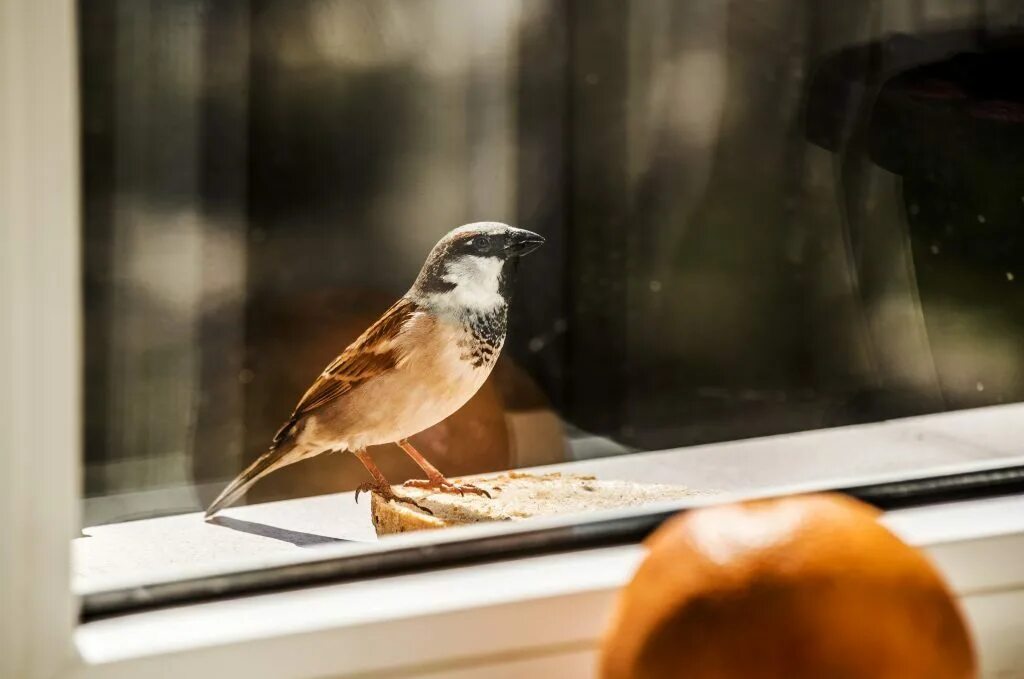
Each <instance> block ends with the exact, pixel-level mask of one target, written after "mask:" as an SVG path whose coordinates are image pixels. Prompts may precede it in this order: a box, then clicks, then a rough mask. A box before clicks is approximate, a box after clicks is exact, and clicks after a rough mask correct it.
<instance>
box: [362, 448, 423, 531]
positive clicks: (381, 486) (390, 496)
mask: <svg viewBox="0 0 1024 679" xmlns="http://www.w3.org/2000/svg"><path fill="white" fill-rule="evenodd" d="M352 452H353V453H354V454H355V456H356V457H357V458H359V461H360V462H362V463H363V466H364V467H366V471H368V472H370V476H372V477H373V481H371V482H369V483H364V484H362V485H360V486H359V487H358V488H356V502H359V494H360V493H363V492H367V491H371V490H372V491H373V492H374V493H377V495H380V496H381V497H382V498H384V499H385V500H391V501H393V502H404V503H405V504H409V505H412V506H413V507H415V508H416V509H419V510H421V511H424V512H426V513H427V514H431V515H432V514H433V513H434V512H432V511H430V510H429V509H427V508H426V507H423V506H422V505H419V504H417V503H416V501H415V500H413V499H412V498H410V497H404V496H402V495H399V494H398V493H396V492H395V491H394V490H393V489H392V488H391V484H390V483H388V480H387V479H386V478H385V477H384V473H383V472H381V470H380V469H378V468H377V465H376V464H374V462H373V458H372V457H370V454H369V453H367V452H366V451H365V450H354V451H352Z"/></svg>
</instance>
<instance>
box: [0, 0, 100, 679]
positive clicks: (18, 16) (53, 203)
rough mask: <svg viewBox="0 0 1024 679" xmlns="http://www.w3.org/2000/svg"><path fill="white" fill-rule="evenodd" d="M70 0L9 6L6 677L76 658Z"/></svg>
mask: <svg viewBox="0 0 1024 679" xmlns="http://www.w3.org/2000/svg"><path fill="white" fill-rule="evenodd" d="M74 17H75V14H74V5H73V3H72V2H70V0H55V1H48V2H47V1H44V2H33V0H10V1H8V2H4V3H2V4H0V92H2V93H3V94H2V95H0V276H3V278H4V280H3V281H2V283H0V325H2V326H3V329H2V330H0V384H2V385H4V388H5V389H6V392H7V393H6V394H5V396H6V398H5V399H4V402H5V404H4V407H3V408H0V411H2V414H0V437H2V444H0V451H2V455H0V465H3V468H2V473H0V497H2V499H0V503H2V504H0V507H2V509H0V519H2V520H3V525H4V526H5V527H6V531H5V532H6V535H5V542H6V543H7V544H6V545H5V548H4V549H3V550H0V601H3V602H4V605H3V608H4V609H5V611H6V612H7V614H6V615H4V616H3V626H2V627H0V675H3V676H11V677H24V678H25V679H37V678H42V677H47V678H48V677H53V676H61V675H63V674H65V673H66V671H67V670H68V668H69V667H71V666H73V665H74V664H75V653H74V646H73V644H72V643H71V641H72V633H73V630H74V627H75V625H76V623H77V615H78V603H77V601H76V599H75V597H74V596H73V595H72V593H71V589H70V586H69V583H70V544H69V543H70V540H69V538H71V537H72V536H74V535H75V533H76V532H77V530H78V529H77V526H78V506H77V505H78V501H77V497H78V495H79V492H78V487H79V474H80V446H81V444H80V440H79V439H80V417H81V416H80V410H81V404H80V392H81V390H80V375H79V366H80V365H81V359H80V351H81V349H80V347H81V341H80V336H81V334H80V327H81V323H80V314H81V309H80V306H81V304H80V300H79V290H80V283H79V270H80V267H79V215H78V213H79V205H78V199H79V186H78V175H79V170H78V141H77V139H78V118H77V115H78V114H77V111H78V98H77V93H78V87H77V75H76V74H77V64H76V61H77V55H76V54H75V46H76V35H75V33H76V31H75V18H74Z"/></svg>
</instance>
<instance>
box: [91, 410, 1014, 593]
mask: <svg viewBox="0 0 1024 679" xmlns="http://www.w3.org/2000/svg"><path fill="white" fill-rule="evenodd" d="M1022 417H1024V404H1015V405H1009V406H999V407H993V408H980V409H974V410H965V411H960V412H954V413H944V414H941V415H931V416H923V417H915V418H906V419H900V420H892V421H888V422H880V423H876V424H867V425H859V426H852V427H840V428H835V429H824V430H818V431H810V432H801V433H795V434H786V435H781V436H771V437H764V438H758V439H748V440H744V441H734V442H728V443H718V444H711V445H704V446H694V447H690V448H679V449H675V450H667V451H660V452H651V453H638V454H631V455H622V456H617V457H606V458H600V459H593V460H586V461H579V462H570V463H564V464H559V465H552V466H548V467H543V468H539V469H538V471H543V472H549V471H561V472H566V473H580V474H593V475H595V476H597V477H598V478H603V479H618V480H628V481H636V482H648V483H672V484H680V485H684V486H688V487H689V488H691V489H694V490H714V491H719V492H721V493H724V494H736V495H742V496H750V495H757V494H766V493H772V494H779V493H785V492H796V491H801V490H813V489H818V488H822V487H837V486H839V487H842V486H853V485H860V484H869V483H879V482H885V481H889V480H893V479H900V478H904V477H907V476H912V475H916V474H920V473H922V470H927V471H928V472H929V473H935V474H939V473H951V472H957V471H967V470H971V469H980V468H986V467H992V466H998V465H1010V464H1019V463H1020V462H1021V461H1022V458H1021V455H1020V449H1019V447H1018V430H1019V422H1020V421H1021V418H1022ZM699 499H700V498H695V502H696V501H699ZM368 504H369V503H368V502H365V501H364V502H363V503H361V504H356V503H355V502H354V501H353V498H352V494H351V493H340V494H336V495H325V496H320V497H311V498H303V499H299V500H286V501H281V502H272V503H265V504H259V505H252V506H246V507H238V508H231V509H229V510H227V512H225V513H222V514H221V515H220V516H219V517H218V520H219V521H220V525H217V524H210V523H205V522H203V521H202V519H201V516H200V515H199V514H181V515H177V516H169V517H162V518H157V519H146V520H141V521H131V522H126V523H120V524H109V525H104V526H96V527H92V528H86V529H85V530H84V533H85V535H87V536H88V537H83V538H80V539H77V540H75V541H74V544H73V554H74V559H73V564H74V578H73V580H74V586H73V588H74V591H75V592H76V593H78V594H89V593H93V592H102V591H106V590H114V589H124V588H129V587H138V586H141V585H144V584H147V583H153V582H174V581H178V580H183V579H186V578H190V577H201V576H206V575H220V574H228V573H230V572H232V571H238V570H247V569H248V570H251V569H258V568H264V567H268V566H275V565H281V564H288V563H301V562H306V561H313V560H316V559H322V558H326V557H327V556H333V557H337V556H344V555H345V554H347V553H356V552H360V551H362V552H365V551H368V550H373V549H374V545H373V543H375V542H376V541H377V538H376V535H375V534H374V531H373V528H372V526H371V524H370V518H369V507H368ZM570 522H571V521H570ZM480 528H483V527H480ZM485 530H486V529H485ZM492 532H493V531H492ZM422 539H423V538H417V537H414V536H413V535H409V536H400V537H395V538H389V539H388V540H387V542H388V544H389V545H392V546H397V545H398V544H399V543H401V542H409V541H410V540H411V541H412V542H416V541H418V540H422ZM434 539H436V535H435V536H434Z"/></svg>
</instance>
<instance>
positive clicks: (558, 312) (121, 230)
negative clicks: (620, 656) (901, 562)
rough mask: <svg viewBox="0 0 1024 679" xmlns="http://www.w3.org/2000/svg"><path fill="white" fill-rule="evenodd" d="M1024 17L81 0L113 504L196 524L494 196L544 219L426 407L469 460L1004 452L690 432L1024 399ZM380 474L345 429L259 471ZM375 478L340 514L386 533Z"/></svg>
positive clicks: (878, 466) (448, 456)
mask: <svg viewBox="0 0 1024 679" xmlns="http://www.w3.org/2000/svg"><path fill="white" fill-rule="evenodd" d="M1019 21H1020V14H1019V12H1018V9H1017V3H1013V2H992V1H988V2H985V3H966V2H962V1H953V0H948V1H945V0H935V1H933V2H924V3H897V2H883V3H873V2H860V1H857V2H846V3H841V4H834V5H833V4H822V3H795V2H789V1H786V0H771V1H770V2H759V3H724V2H692V1H683V0H678V1H677V0H659V1H657V2H634V3H626V2H604V1H593V2H591V1H588V2H564V1H562V0H551V1H544V0H526V1H522V2H515V1H512V0H489V1H488V2H479V3H478V2H462V1H457V0H425V1H422V2H401V1H397V0H394V1H392V0H388V1H381V0H318V1H313V0H308V1H307V0H300V1H296V0H252V1H250V2H242V1H230V2H221V1H218V2H211V1H200V0H175V1H174V2H165V1H157V0H130V1H128V0H120V1H116V0H103V1H94V2H83V3H80V6H79V22H80V26H79V31H80V77H81V100H80V101H81V121H82V128H81V140H82V183H83V196H84V203H83V229H84V234H83V236H84V239H83V248H84V251H83V260H84V280H83V304H84V309H85V340H84V341H85V351H84V370H85V388H86V393H85V422H86V427H85V432H84V437H85V446H84V449H85V460H84V468H85V475H84V486H83V498H84V500H83V503H84V504H83V514H82V515H83V523H84V525H85V534H86V535H92V536H93V538H96V539H98V538H101V537H103V536H104V535H108V536H109V535H114V534H115V532H114V531H115V524H120V523H122V522H125V521H129V520H135V519H154V518H155V517H161V516H175V517H179V520H180V522H179V523H178V524H173V523H165V524H159V525H160V526H162V527H163V528H160V529H159V530H160V531H163V530H168V531H173V530H177V529H176V528H174V526H178V527H179V528H180V527H181V526H185V525H186V522H190V523H188V524H187V525H188V526H194V525H195V524H199V523H201V518H199V517H200V515H198V514H195V513H196V512H199V511H201V510H203V509H205V508H206V507H207V506H208V505H209V504H210V503H211V501H213V499H214V498H215V497H216V496H217V495H218V494H219V493H220V492H221V491H222V490H223V489H224V488H225V486H226V485H227V484H228V482H229V481H231V479H232V478H234V477H235V476H236V475H237V474H239V472H241V471H242V470H243V469H244V468H245V467H246V466H247V465H249V464H250V463H251V462H252V461H253V460H255V459H256V458H257V457H258V456H259V455H260V454H262V453H264V452H265V451H266V450H267V449H268V446H269V445H270V444H271V441H272V439H273V438H274V436H275V432H277V431H278V429H279V428H280V427H281V426H282V425H284V424H285V423H286V422H288V418H289V415H290V414H291V413H292V410H293V409H294V408H295V407H296V404H297V403H298V402H299V401H300V399H301V398H302V396H303V394H304V393H305V392H306V390H307V388H309V386H310V385H311V384H312V383H313V382H314V380H315V379H316V378H317V376H318V375H319V374H320V373H321V371H322V370H324V368H325V367H326V366H327V365H328V364H330V363H331V361H332V360H333V359H334V358H335V356H337V355H338V354H339V353H340V352H341V351H342V350H344V349H345V347H346V346H347V345H348V344H349V343H350V342H352V341H353V340H355V339H356V338H357V337H358V336H359V335H360V333H362V332H363V330H365V329H366V328H367V327H368V326H369V325H370V324H372V323H373V322H374V321H375V320H376V319H377V318H378V317H379V316H380V315H381V314H382V313H383V312H385V310H387V309H388V308H389V306H391V305H392V303H393V302H395V300H396V299H398V298H399V297H401V296H402V295H403V294H404V293H406V291H407V290H409V288H410V286H411V285H412V284H413V281H414V279H416V276H417V273H418V272H419V270H420V267H421V266H422V265H423V263H424V261H425V260H426V258H427V255H428V253H429V252H430V251H431V248H432V247H433V246H434V244H435V242H437V241H438V239H440V238H441V237H442V236H444V235H445V234H446V232H448V231H449V230H450V229H453V228H454V227H456V226H459V225H462V224H466V223H471V222H479V221H488V222H491V221H493V222H503V223H507V224H511V225H514V226H516V227H521V228H524V229H529V230H530V231H533V232H536V233H537V234H540V235H542V236H543V237H544V239H545V240H546V242H545V244H544V245H543V246H542V247H540V248H539V249H538V250H537V251H536V252H533V253H531V254H530V255H529V256H526V257H524V258H523V259H522V262H521V263H520V266H519V267H518V271H517V277H516V280H515V284H514V294H513V295H512V299H511V303H510V307H509V311H508V327H507V339H506V340H505V342H504V347H503V349H502V350H501V354H500V359H499V360H498V361H497V364H496V366H495V367H494V369H493V372H492V373H491V375H490V377H489V378H488V379H487V380H486V382H484V383H483V386H482V387H480V388H479V390H478V391H476V392H475V394H474V395H473V396H472V398H470V399H469V401H468V402H467V403H466V404H465V406H463V407H462V408H460V409H459V410H457V412H455V413H454V414H453V415H451V416H450V417H447V418H446V419H444V420H443V421H442V422H440V423H439V424H437V425H435V426H431V427H429V428H428V429H426V430H425V431H423V432H420V433H416V434H415V435H414V436H412V437H411V439H410V440H411V443H412V444H413V445H414V446H415V448H416V450H418V451H419V452H420V453H422V454H423V456H424V457H426V458H427V459H428V460H429V461H430V462H431V463H432V464H433V465H435V466H436V467H437V468H438V469H440V470H441V471H443V472H444V473H445V474H446V475H448V476H454V477H460V476H463V475H470V474H479V473H487V472H497V471H503V470H511V469H521V468H527V467H531V468H532V467H538V466H544V465H551V464H558V463H577V464H578V465H579V466H576V467H574V466H572V465H570V466H566V467H560V468H559V469H561V470H563V471H566V470H568V471H573V470H578V471H580V473H595V474H597V475H598V476H599V478H602V479H606V480H629V481H637V482H659V481H660V482H669V483H680V484H685V485H687V486H689V487H690V488H692V489H694V490H696V491H752V490H758V489H766V488H770V487H773V486H776V485H779V484H782V483H783V482H785V481H791V482H811V481H814V482H819V483H835V484H839V483H841V482H842V480H844V479H848V478H851V477H854V476H858V475H864V474H871V473H911V472H916V473H920V472H921V471H922V470H925V469H927V468H929V467H930V466H932V467H936V468H938V467H941V466H943V465H953V464H957V463H961V462H978V461H980V460H985V459H988V458H992V457H996V456H998V455H999V454H1001V453H1000V449H999V448H998V446H997V445H995V444H993V445H992V446H989V447H977V446H975V447H972V446H971V445H970V444H969V443H965V444H964V445H962V446H961V447H960V448H955V449H954V448H949V449H943V451H941V452H936V451H935V449H933V448H929V447H928V446H927V445H923V444H921V443H920V441H917V442H914V441H911V442H910V443H908V444H907V446H906V448H905V450H901V451H900V452H899V454H895V455H894V454H893V453H892V451H891V450H889V449H885V450H880V449H877V450H876V449H872V448H859V447H858V446H857V445H854V444H851V446H850V447H849V448H848V449H846V450H838V449H837V450H834V451H833V450H810V449H807V450H805V449H803V448H799V446H795V447H794V448H793V449H792V453H791V454H787V450H786V449H785V448H779V447H778V446H775V447H772V446H767V447H762V448H759V447H757V446H754V447H739V448H728V447H726V448H721V449H719V448H713V447H711V448H709V447H702V448H692V447H694V446H698V445H699V444H713V443H720V442H727V441H736V440H739V439H748V438H752V437H761V436H767V435H774V434H784V433H790V432H801V431H807V430H816V429H823V428H829V427H836V426H841V425H852V424H861V423H871V422H881V421H885V420H889V419H892V418H903V417H908V416H915V415H923V414H928V413H937V412H943V411H949V410H960V409H968V408H976V407H980V406H995V405H1000V404H1010V403H1014V402H1019V401H1022V400H1024V351H1022V344H1021V337H1022V330H1024V328H1022V327H1021V326H1022V324H1024V295H1022V289H1024V288H1022V285H1024V229H1022V222H1024V194H1022V190H1021V186H1024V183H1022V180H1024V177H1022V172H1024V170H1022V168H1024V162H1022V161H1024V91H1022V89H1021V80H1020V78H1019V73H1020V72H1021V68H1022V60H1024V57H1022V54H1024V52H1022V50H1021V47H1022V45H1024V37H1022V33H1021V32H1020V24H1019ZM437 379H443V378H442V377H438V378H437ZM428 393H429V394H430V396H428V397H427V398H428V399H432V398H440V397H439V396H437V395H436V394H435V392H428ZM391 403H392V401H389V400H388V399H382V400H378V401H376V402H375V403H374V405H373V406H372V407H369V406H368V407H367V409H368V410H372V411H373V412H374V413H379V412H383V411H387V410H388V409H389V405H390V404H391ZM678 448H682V449H683V450H677V451H675V453H674V455H675V456H674V457H672V458H671V460H672V462H671V464H670V463H669V462H665V460H666V459H668V458H657V459H658V460H660V461H659V462H657V463H655V462H651V460H652V459H654V458H651V457H650V456H644V453H646V452H648V451H665V450H670V449H678ZM367 452H368V454H369V455H370V456H371V457H372V459H373V460H374V461H375V463H376V465H377V466H378V467H379V468H380V470H381V472H382V473H383V474H384V476H386V477H387V478H388V479H389V480H390V481H391V482H393V483H400V482H402V481H404V480H406V479H411V478H423V476H424V473H423V472H422V471H421V469H420V468H419V467H418V466H417V465H416V464H415V463H414V461H413V460H412V458H411V457H410V456H409V455H406V454H404V453H403V452H402V451H401V450H400V449H399V448H398V447H397V446H395V445H380V446H371V447H370V448H369V449H368V451H367ZM627 456H628V457H627ZM597 462H604V463H605V466H596V465H597ZM588 465H590V466H588ZM369 480H370V476H369V474H368V472H367V470H366V469H365V468H364V466H363V465H362V464H361V463H360V461H359V460H358V459H357V458H356V456H355V455H352V454H348V453H344V454H343V453H333V454H324V455H318V456H315V457H313V458H312V459H309V460H306V461H303V462H301V463H297V464H292V465H290V466H287V467H285V468H282V469H280V470H278V471H275V472H274V473H273V474H270V475H267V476H266V477H265V478H262V479H261V480H260V481H259V482H258V483H256V484H255V485H253V486H252V487H251V488H250V489H249V491H248V493H246V494H245V496H244V498H239V499H238V501H237V503H236V504H237V505H239V506H241V505H244V504H258V503H266V502H270V501H276V500H282V499H292V498H301V497H305V496H314V495H315V496H322V495H325V494H330V493H343V492H349V491H352V490H354V489H355V488H356V487H357V486H359V485H360V484H363V483H366V482H368V481H369ZM331 503H332V504H329V505H328V504H321V505H318V506H319V507H325V508H326V507H330V509H329V510H328V509H323V510H322V511H321V510H317V511H311V512H310V514H309V515H308V516H307V518H306V519H305V520H306V521H307V524H306V528H305V529H302V530H300V529H299V528H296V525H301V524H302V521H303V520H299V519H295V521H293V523H292V524H289V526H290V527H289V529H288V530H291V531H293V532H295V531H298V532H299V533H300V535H299V536H294V535H292V538H293V539H292V540H291V541H288V540H287V539H286V538H287V536H285V537H284V538H282V535H285V533H281V532H280V531H283V530H285V529H283V528H280V527H278V529H279V532H278V533H275V534H273V535H271V536H270V538H268V539H276V540H278V542H283V543H284V547H287V548H291V547H293V546H294V545H295V544H300V543H301V546H309V544H313V543H317V544H318V542H317V540H316V539H315V537H314V538H313V539H312V543H310V542H309V540H310V539H309V538H302V537H301V534H309V535H313V536H316V535H321V533H326V534H328V535H330V534H331V533H330V531H329V530H328V529H326V528H324V529H323V530H320V531H319V532H318V529H317V528H315V527H320V528H323V526H324V525H325V524H330V523H331V521H332V515H331V514H330V513H329V512H330V511H335V510H336V509H337V508H338V507H340V506H341V505H342V503H349V504H347V505H346V506H350V505H354V502H353V501H352V498H351V495H345V496H342V497H340V498H339V497H337V496H335V497H334V498H333V499H332V500H331ZM311 506H312V505H311ZM359 511H361V512H362V514H361V515H360V516H361V518H360V521H361V522H362V523H360V525H359V526H358V527H355V528H351V529H350V530H349V533H346V534H345V535H346V536H347V537H348V538H353V537H355V538H358V539H372V538H373V531H372V529H371V528H370V525H369V519H368V517H367V515H366V509H365V504H364V505H362V508H361V509H360V510H359ZM323 512H327V513H326V514H324V513H323ZM227 514H228V516H229V518H230V516H231V512H230V511H229V512H227ZM242 516H243V515H242V514H237V515H236V519H235V520H236V523H235V524H234V528H235V529H237V530H236V532H245V533H246V535H247V536H249V537H259V536H260V535H262V534H261V533H260V531H261V530H262V531H263V533H267V530H268V529H259V528H254V527H253V526H252V525H250V526H248V532H246V530H245V528H246V527H245V526H243V525H242V524H243V523H245V521H243V519H242V518H238V517H242ZM296 522H297V523H296ZM249 523H250V524H251V523H254V522H253V521H249ZM144 525H145V524H142V523H140V524H139V526H138V527H136V529H137V530H139V531H143V530H144V528H143V526H144ZM311 526H313V527H311ZM221 527H222V528H223V530H222V531H221V533H222V534H225V535H226V534H228V533H229V532H231V531H232V528H231V527H230V526H229V525H222V526H221ZM182 530H185V529H184V528H182ZM189 530H191V528H189ZM271 533H273V531H271ZM131 535H133V536H134V537H133V540H142V539H144V538H139V537H138V535H139V533H132V534H131ZM203 535H204V536H206V535H208V534H205V533H204V534H203ZM263 537H264V538H266V537H267V536H266V535H263ZM197 539H198V538H197ZM202 539H203V540H214V539H215V538H207V537H203V538H202ZM216 539H225V540H227V539H228V538H224V537H218V538H216ZM326 539H327V540H328V541H331V540H334V539H335V538H330V537H329V538H326ZM339 539H340V538H339ZM304 540H305V542H304ZM82 542H83V543H88V542H89V540H84V541H82ZM96 544H102V543H100V542H98V541H97V543H96ZM247 544H248V543H247ZM78 549H79V550H80V552H81V553H82V554H85V555H86V556H85V557H82V558H88V559H93V560H95V559H98V558H100V557H98V556H97V555H96V553H95V551H96V550H99V549H100V548H98V547H94V548H91V549H92V551H90V547H88V546H87V545H86V544H83V545H81V546H80V547H79V548H78ZM243 551H244V549H243ZM203 553H204V552H203V550H199V551H198V552H197V553H196V554H198V555H195V554H193V555H191V556H189V557H188V558H189V559H191V560H192V561H193V562H195V561H202V559H203V558H204V557H203V556H202V554H203ZM91 563H93V565H92V566H82V569H81V570H80V573H85V574H87V575H89V574H95V573H100V572H102V573H106V572H107V571H104V570H103V568H101V567H99V566H96V565H95V562H91Z"/></svg>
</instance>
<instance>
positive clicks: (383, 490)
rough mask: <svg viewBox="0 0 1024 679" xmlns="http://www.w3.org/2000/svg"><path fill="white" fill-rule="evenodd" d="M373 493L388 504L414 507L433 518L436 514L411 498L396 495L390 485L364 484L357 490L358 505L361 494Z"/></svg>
mask: <svg viewBox="0 0 1024 679" xmlns="http://www.w3.org/2000/svg"><path fill="white" fill-rule="evenodd" d="M371 491H372V492H374V493H376V494H377V495H379V496H380V497H381V498H382V499H384V500H387V501H388V502H401V503H403V504H407V505H412V506H413V507H415V508H416V509H418V510H420V511H421V512H426V513H427V514H430V515H431V516H433V515H434V512H432V511H430V510H429V509H427V508H426V507H424V506H423V505H421V504H419V503H418V502H416V501H415V500H413V499H412V498H411V497H405V496H404V495H399V494H398V493H396V492H395V491H394V490H393V489H392V488H391V486H388V485H383V486H379V485H377V484H375V483H364V484H362V485H361V486H359V487H358V488H356V502H357V503H358V502H359V494H360V493H368V492H371Z"/></svg>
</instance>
